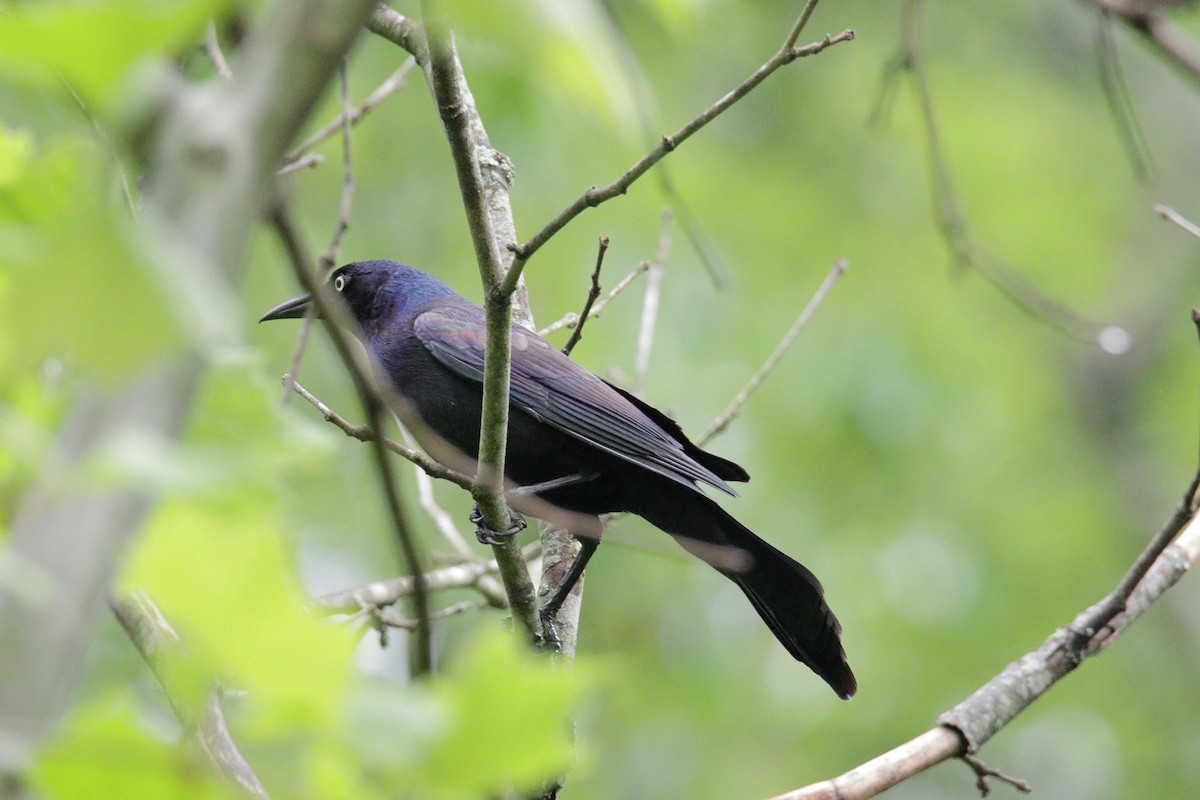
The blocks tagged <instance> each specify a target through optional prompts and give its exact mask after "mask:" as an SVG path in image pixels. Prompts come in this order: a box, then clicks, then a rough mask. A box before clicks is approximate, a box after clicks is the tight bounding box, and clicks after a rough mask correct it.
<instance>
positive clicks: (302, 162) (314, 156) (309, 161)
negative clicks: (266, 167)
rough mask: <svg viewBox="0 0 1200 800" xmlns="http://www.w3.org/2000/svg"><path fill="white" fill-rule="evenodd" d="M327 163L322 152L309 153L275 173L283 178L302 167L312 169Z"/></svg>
mask: <svg viewBox="0 0 1200 800" xmlns="http://www.w3.org/2000/svg"><path fill="white" fill-rule="evenodd" d="M324 163H325V156H323V155H321V154H320V153H309V154H308V155H306V156H304V157H302V158H299V159H297V160H295V161H292V162H290V163H288V164H285V165H284V166H282V167H280V168H279V169H278V170H276V172H275V175H276V176H278V177H280V178H282V177H284V176H285V175H291V174H292V173H293V172H299V171H300V170H302V169H311V168H313V167H319V166H321V165H322V164H324Z"/></svg>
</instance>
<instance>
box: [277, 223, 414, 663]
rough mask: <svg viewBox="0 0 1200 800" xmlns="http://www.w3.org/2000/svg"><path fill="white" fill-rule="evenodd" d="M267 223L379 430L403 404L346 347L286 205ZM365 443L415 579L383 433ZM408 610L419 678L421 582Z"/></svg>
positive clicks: (332, 304) (345, 323)
mask: <svg viewBox="0 0 1200 800" xmlns="http://www.w3.org/2000/svg"><path fill="white" fill-rule="evenodd" d="M271 224H272V226H273V227H274V228H275V231H276V233H277V234H278V235H279V237H280V239H281V241H282V243H283V245H284V249H285V250H286V251H287V254H288V257H289V261H290V263H291V266H292V271H293V272H294V273H295V275H296V280H297V281H298V282H299V283H300V285H302V286H303V287H304V288H305V289H306V290H307V291H308V292H309V293H310V294H311V295H312V298H313V303H314V305H315V307H316V314H317V315H318V316H319V317H320V318H321V319H322V320H325V321H326V323H327V324H326V325H325V329H326V331H327V332H328V334H329V339H330V341H331V342H332V343H333V346H334V349H335V350H337V353H338V356H339V357H340V358H341V360H342V363H343V364H344V365H345V366H346V371H347V372H349V373H350V378H351V380H352V381H353V383H354V388H355V391H356V392H357V394H358V398H359V401H360V403H361V404H362V407H363V411H364V412H365V413H366V416H367V425H368V427H369V428H370V429H371V430H374V431H376V432H380V431H382V430H383V423H384V418H385V417H384V409H385V408H391V409H392V410H393V411H395V410H396V409H398V408H400V407H401V405H402V404H403V402H404V401H403V400H402V399H400V398H399V397H396V396H395V393H394V392H390V391H388V387H387V386H384V385H381V384H380V383H378V382H376V381H373V380H372V379H371V374H372V369H371V367H370V365H369V364H367V363H363V362H364V361H365V360H366V358H367V357H366V356H362V355H360V354H359V352H358V351H356V350H354V349H353V348H352V347H351V345H350V341H349V337H348V335H347V331H350V330H353V329H354V326H355V325H356V324H357V323H355V321H354V319H353V318H352V317H351V316H350V312H349V311H348V310H347V309H346V308H345V307H344V306H343V305H342V304H341V303H340V302H338V301H337V300H336V299H335V298H333V297H330V296H329V294H330V289H329V287H328V286H327V285H325V284H324V283H322V282H321V281H320V280H319V279H318V278H317V276H316V275H315V274H314V272H313V268H312V267H311V266H310V264H311V263H312V260H311V258H310V257H309V256H308V254H307V252H306V251H305V249H304V247H303V245H302V244H301V242H300V237H299V234H298V232H297V231H296V229H295V227H294V225H293V224H292V221H291V218H290V216H289V215H288V211H287V207H286V206H285V205H284V204H283V203H282V202H280V203H277V204H276V206H275V208H274V209H273V210H272V213H271ZM369 441H370V443H371V453H372V455H373V456H374V458H375V466H376V473H377V475H378V476H379V483H380V489H381V491H382V492H383V499H384V503H385V505H386V507H387V512H388V516H389V518H390V520H391V522H392V530H393V532H394V533H395V534H396V539H397V542H398V544H399V545H400V551H401V553H402V555H403V556H404V560H405V563H406V564H407V566H408V569H409V572H410V573H411V574H412V575H414V576H416V575H421V574H422V573H423V572H424V567H423V565H422V564H423V560H422V558H421V555H420V553H419V552H418V550H417V546H416V540H415V537H414V535H413V532H412V529H411V528H410V527H409V525H408V520H407V518H406V517H405V514H404V510H403V507H402V505H401V502H400V496H399V493H398V492H397V490H396V477H395V474H394V473H393V470H392V463H391V461H390V460H389V458H388V455H387V452H388V451H387V448H386V447H385V446H384V444H383V439H382V434H379V433H377V435H375V436H373V437H371V438H370V439H369ZM413 612H414V614H415V615H416V618H417V620H418V621H419V624H418V625H417V628H416V632H415V634H414V636H413V647H412V650H411V653H412V655H413V664H412V671H413V673H414V675H424V674H426V673H428V672H430V671H431V670H432V668H433V650H432V647H433V645H432V639H433V637H432V632H431V631H432V622H431V619H430V609H429V594H428V592H426V591H425V587H424V585H423V584H422V583H421V582H420V581H418V582H417V583H416V584H415V588H414V591H413Z"/></svg>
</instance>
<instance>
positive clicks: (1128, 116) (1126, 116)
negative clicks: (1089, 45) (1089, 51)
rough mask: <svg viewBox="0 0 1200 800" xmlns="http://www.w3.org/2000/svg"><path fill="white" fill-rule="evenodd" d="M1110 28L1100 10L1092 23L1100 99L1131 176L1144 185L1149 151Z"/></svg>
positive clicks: (1109, 22)
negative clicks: (1106, 110)
mask: <svg viewBox="0 0 1200 800" xmlns="http://www.w3.org/2000/svg"><path fill="white" fill-rule="evenodd" d="M1112 27H1113V23H1112V17H1111V15H1110V14H1109V13H1108V12H1106V11H1103V10H1102V11H1101V12H1100V13H1099V15H1098V16H1097V19H1096V32H1097V41H1096V55H1097V59H1096V60H1097V62H1098V63H1097V66H1099V68H1100V86H1101V88H1103V90H1104V99H1105V100H1106V101H1107V103H1108V111H1109V113H1110V114H1112V118H1113V123H1114V124H1115V125H1116V126H1117V134H1118V136H1119V138H1120V140H1121V146H1122V147H1124V148H1125V153H1126V155H1128V156H1129V163H1130V165H1131V166H1132V167H1133V174H1134V176H1135V177H1137V179H1138V180H1140V181H1144V180H1146V179H1147V178H1148V177H1149V175H1150V166H1151V160H1152V159H1151V153H1150V148H1149V147H1148V146H1147V144H1146V135H1145V133H1143V132H1142V126H1141V124H1139V122H1138V116H1137V108H1136V107H1135V106H1134V104H1133V97H1132V95H1131V94H1130V92H1129V83H1128V82H1127V81H1126V80H1125V70H1124V69H1123V68H1122V67H1121V56H1120V51H1119V50H1118V49H1117V43H1116V41H1115V40H1114V39H1113V32H1112Z"/></svg>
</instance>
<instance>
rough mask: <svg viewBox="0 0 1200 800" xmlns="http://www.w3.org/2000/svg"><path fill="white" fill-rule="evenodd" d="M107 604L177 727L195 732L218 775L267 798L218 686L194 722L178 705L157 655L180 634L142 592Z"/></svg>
mask: <svg viewBox="0 0 1200 800" xmlns="http://www.w3.org/2000/svg"><path fill="white" fill-rule="evenodd" d="M108 605H109V607H110V608H111V609H112V612H113V614H114V615H115V616H116V618H117V621H118V622H120V623H121V627H122V628H124V629H125V633H127V634H128V635H129V639H130V641H132V642H133V645H134V647H136V648H137V651H138V653H140V654H141V656H142V658H143V659H144V660H145V662H146V665H147V666H149V667H150V671H151V672H152V673H153V674H154V677H155V679H156V680H157V681H158V683H159V686H161V687H162V690H163V694H164V695H165V696H166V698H167V701H168V703H169V704H170V706H171V710H172V711H173V712H174V713H175V718H176V719H178V720H179V724H180V725H182V726H183V727H184V728H186V729H190V730H192V731H193V732H194V733H195V736H196V739H197V741H198V742H199V744H200V749H201V750H203V751H204V754H205V755H206V756H208V760H209V761H210V762H211V763H212V765H213V768H214V769H216V771H217V773H218V774H220V775H221V777H222V778H224V779H225V780H226V781H227V782H228V783H229V784H230V785H232V786H234V787H236V788H237V789H239V790H240V791H241V792H242V793H244V794H246V795H248V796H250V797H268V794H267V790H266V789H264V788H263V785H262V783H260V782H259V780H258V776H257V775H255V774H254V770H253V769H252V768H251V766H250V764H249V762H247V761H246V759H245V757H244V756H243V755H242V753H241V751H240V750H238V747H237V744H236V743H235V742H234V741H233V737H232V736H231V735H230V734H229V729H228V728H227V727H226V725H225V712H224V708H223V702H222V693H221V689H220V687H214V688H213V690H212V691H211V692H210V693H209V696H208V700H207V701H206V702H205V708H204V714H203V716H202V718H201V719H196V718H195V717H194V715H193V714H192V713H191V712H190V711H189V710H188V709H187V708H185V707H184V706H182V705H181V704H180V703H179V701H178V699H177V697H176V692H175V689H174V687H172V686H170V685H169V682H168V679H167V675H166V674H164V672H163V670H162V669H161V667H160V664H159V654H160V653H161V652H162V651H163V650H165V649H168V648H171V647H175V646H178V644H179V634H177V633H176V632H175V629H174V628H172V627H171V624H170V623H169V622H167V620H166V618H165V617H163V615H162V612H161V611H159V609H158V607H157V606H156V605H155V604H154V601H153V600H151V599H150V597H149V596H147V595H146V594H145V593H143V592H134V593H133V594H132V595H131V596H129V597H127V598H124V599H120V600H118V599H117V598H110V599H109V601H108Z"/></svg>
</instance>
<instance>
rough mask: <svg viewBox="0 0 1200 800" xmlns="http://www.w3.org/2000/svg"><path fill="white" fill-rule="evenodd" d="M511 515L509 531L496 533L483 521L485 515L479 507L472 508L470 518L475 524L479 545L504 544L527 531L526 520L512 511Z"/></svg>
mask: <svg viewBox="0 0 1200 800" xmlns="http://www.w3.org/2000/svg"><path fill="white" fill-rule="evenodd" d="M509 514H510V515H511V516H510V518H509V519H510V522H509V526H508V530H504V531H494V530H492V529H491V528H489V527H488V526H487V523H485V522H484V521H483V514H481V513H480V511H479V506H478V505H475V506H472V507H471V515H470V517H469V518H470V520H471V522H473V523H475V538H476V539H478V540H479V543H480V544H504V542H505V541H506V540H508V539H510V538H512V537H513V536H516V535H517V534H518V533H520V532H521V531H523V530H525V528H526V522H525V518H524V517H522V516H521V515H520V514H518V513H517V512H515V511H510V512H509Z"/></svg>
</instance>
